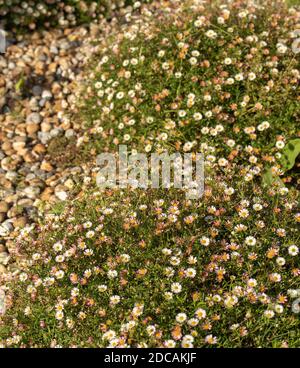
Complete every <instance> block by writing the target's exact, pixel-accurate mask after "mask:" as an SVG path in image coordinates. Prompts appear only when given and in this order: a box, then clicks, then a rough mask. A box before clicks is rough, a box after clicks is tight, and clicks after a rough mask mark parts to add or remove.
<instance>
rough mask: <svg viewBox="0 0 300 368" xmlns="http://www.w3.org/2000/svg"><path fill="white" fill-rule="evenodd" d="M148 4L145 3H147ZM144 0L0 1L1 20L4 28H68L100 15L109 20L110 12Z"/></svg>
mask: <svg viewBox="0 0 300 368" xmlns="http://www.w3.org/2000/svg"><path fill="white" fill-rule="evenodd" d="M146 1H147V0H146ZM142 2H145V1H140V2H136V1H133V0H96V1H93V0H83V1H78V0H64V1H60V0H46V1H36V0H30V1H26V2H24V1H21V0H0V20H1V19H3V20H4V22H5V25H6V27H7V28H9V29H10V28H13V29H15V28H20V27H21V28H24V29H26V28H29V29H35V28H36V27H49V26H57V25H58V26H60V27H70V26H74V25H76V24H78V23H82V22H87V21H90V20H93V19H96V18H97V17H99V16H106V17H111V16H112V13H113V11H115V10H117V9H121V8H122V7H124V6H127V5H134V4H137V5H138V4H140V3H142Z"/></svg>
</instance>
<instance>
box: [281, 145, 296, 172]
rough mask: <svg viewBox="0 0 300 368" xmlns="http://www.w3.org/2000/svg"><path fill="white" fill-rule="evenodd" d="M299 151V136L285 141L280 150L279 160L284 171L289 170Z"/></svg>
mask: <svg viewBox="0 0 300 368" xmlns="http://www.w3.org/2000/svg"><path fill="white" fill-rule="evenodd" d="M299 153H300V138H296V139H292V140H290V141H288V142H287V144H286V145H285V147H284V149H283V150H282V157H281V159H280V162H281V164H282V166H283V169H284V170H285V171H287V170H291V169H292V168H293V167H294V165H295V162H296V158H297V156H298V155H299Z"/></svg>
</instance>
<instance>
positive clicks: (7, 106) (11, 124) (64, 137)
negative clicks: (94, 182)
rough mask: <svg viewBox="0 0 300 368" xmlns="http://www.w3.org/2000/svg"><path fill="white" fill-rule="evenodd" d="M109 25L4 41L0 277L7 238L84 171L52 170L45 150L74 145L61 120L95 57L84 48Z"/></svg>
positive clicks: (68, 123)
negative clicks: (89, 62) (60, 144)
mask: <svg viewBox="0 0 300 368" xmlns="http://www.w3.org/2000/svg"><path fill="white" fill-rule="evenodd" d="M112 23H113V22H112ZM112 23H110V24H108V23H106V21H104V20H102V21H101V22H100V23H99V24H97V23H93V24H91V25H90V26H88V27H87V26H86V27H84V26H81V27H77V28H75V29H74V28H71V29H65V30H59V29H53V30H51V31H44V32H36V33H32V34H26V35H23V36H18V37H16V38H14V37H13V36H11V35H9V36H8V45H7V50H6V53H5V54H2V55H0V112H1V114H0V188H1V189H0V274H3V273H5V272H6V271H7V269H9V267H10V266H9V258H10V256H9V253H10V252H12V251H13V247H14V242H13V241H12V240H11V239H12V237H11V235H12V234H13V232H14V231H15V230H17V229H18V228H23V227H25V226H27V225H29V224H30V223H31V222H32V221H33V219H34V218H35V216H36V214H37V207H38V206H39V205H40V203H41V201H45V202H47V203H48V204H49V203H53V202H54V201H56V200H57V199H59V200H64V199H66V198H67V197H68V193H69V192H70V191H71V190H72V189H73V187H74V181H73V179H72V178H73V177H74V176H76V175H80V174H81V173H82V172H83V171H84V167H79V166H71V167H68V168H66V169H62V168H60V167H59V165H57V164H56V162H52V160H51V155H49V152H48V151H49V150H48V147H49V143H50V142H53V141H54V144H52V150H54V151H55V150H56V146H55V145H56V144H57V143H56V142H57V141H59V139H58V138H61V139H60V141H61V142H62V144H65V143H66V142H67V141H68V140H70V139H73V140H74V141H75V142H76V139H78V136H79V133H78V131H79V128H80V126H78V124H76V123H75V122H74V121H73V120H72V119H71V118H70V117H69V116H67V115H66V114H65V112H66V111H68V112H69V111H71V110H72V109H74V108H75V101H76V92H75V86H76V85H77V86H78V83H79V84H80V83H83V81H82V71H83V69H84V65H85V64H86V63H87V62H88V61H89V60H90V56H91V54H92V53H93V51H94V49H95V47H93V46H92V45H91V44H90V41H91V40H94V39H95V38H96V37H97V36H98V35H99V34H101V35H104V34H105V33H106V32H108V31H109V29H110V27H111V26H112ZM100 30H101V31H100ZM55 139H56V140H55ZM63 148H64V147H60V151H58V154H59V155H61V156H64V155H65V153H66V152H65V151H64V149H63ZM56 158H57V157H56Z"/></svg>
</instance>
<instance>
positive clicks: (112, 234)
mask: <svg viewBox="0 0 300 368" xmlns="http://www.w3.org/2000/svg"><path fill="white" fill-rule="evenodd" d="M160 5H161V6H160V7H157V6H156V5H153V6H149V7H147V8H145V9H144V10H143V11H142V12H141V14H140V15H139V16H134V17H133V18H132V20H131V22H130V24H125V25H118V27H119V29H118V31H117V32H116V33H115V34H112V35H111V37H109V39H106V40H102V41H101V43H100V44H99V50H101V51H100V53H99V55H97V57H95V59H94V60H93V62H92V64H91V66H90V67H89V69H88V70H87V73H86V75H87V81H88V82H87V85H85V86H83V94H82V97H81V101H80V105H79V104H78V110H80V117H81V118H82V129H85V131H83V132H82V135H81V136H80V137H79V138H78V140H77V142H76V149H77V151H76V153H77V154H78V155H80V156H79V157H80V158H81V157H83V156H81V153H82V155H83V154H85V156H84V157H87V158H88V159H89V160H90V161H91V162H92V163H93V158H94V156H95V155H96V154H97V153H99V152H102V151H117V148H118V145H119V144H124V143H125V144H127V145H128V147H130V150H131V153H135V152H137V151H143V152H146V153H152V152H159V153H160V152H164V151H168V152H175V151H179V152H194V153H196V152H201V153H203V156H204V162H205V193H204V196H203V197H202V198H200V199H199V200H187V199H186V197H185V193H184V192H183V191H182V192H181V191H178V190H175V189H172V188H171V189H169V190H152V189H148V190H138V189H136V190H133V189H126V190H125V189H124V190H120V189H111V190H106V191H103V190H100V189H99V188H96V187H95V181H94V175H95V174H96V172H97V168H95V167H94V168H93V170H92V172H93V174H91V175H89V176H88V177H86V178H85V180H84V181H83V184H82V186H81V187H80V193H78V196H77V197H76V198H75V199H74V200H69V201H66V202H63V203H61V204H59V205H58V206H56V207H55V208H54V209H52V210H50V212H48V213H46V214H45V216H44V220H43V221H41V222H40V224H38V225H37V226H35V227H34V228H32V229H30V228H25V229H24V230H23V231H21V233H20V235H19V236H18V238H17V240H16V247H15V258H16V265H17V269H19V271H16V272H15V273H12V274H10V275H7V276H6V278H7V279H6V284H5V285H6V287H5V294H6V313H5V315H4V316H3V317H2V319H1V320H0V321H1V322H0V341H1V344H2V345H3V346H22V347H37V346H40V347H45V346H52V347H56V346H63V347H67V346H78V347H81V346H84V347H107V346H109V347H116V346H118V347H124V346H130V347H145V346H147V347H162V346H165V347H181V346H182V347H192V346H194V347H203V346H211V345H213V346H218V347H281V346H283V347H286V346H290V347H299V346H300V332H299V331H300V329H299V327H300V326H299V324H300V321H299V315H298V313H299V303H300V267H299V222H300V214H299V209H298V207H297V206H298V203H299V188H298V185H299V176H298V175H299V174H298V173H297V171H296V170H295V168H297V165H298V161H297V160H299V157H298V156H297V157H296V154H297V152H298V151H297V150H296V149H294V150H293V153H289V154H288V155H290V157H291V159H290V160H289V161H288V162H289V164H288V165H287V164H284V160H283V157H285V156H284V155H283V153H287V147H289V146H290V144H291V143H290V142H296V144H297V142H298V139H299V138H297V137H299V108H298V105H299V96H298V95H299V89H298V88H299V79H300V72H299V58H298V57H297V42H296V43H295V37H296V36H295V32H294V31H295V30H296V29H297V24H298V23H299V16H300V13H299V9H298V8H296V7H295V8H288V7H286V6H285V5H284V3H283V2H282V1H275V2H274V1H261V2H256V3H255V4H254V3H253V2H252V1H246V0H245V1H223V2H222V3H221V2H219V1H216V2H209V3H203V2H199V1H197V0H193V1H192V0H190V1H189V0H187V1H175V0H174V1H161V2H160ZM296 144H294V146H296ZM80 150H81V151H80ZM266 173H267V174H268V173H271V176H272V178H273V180H268V181H266V180H263V179H264V176H265V175H266ZM279 179H280V180H279Z"/></svg>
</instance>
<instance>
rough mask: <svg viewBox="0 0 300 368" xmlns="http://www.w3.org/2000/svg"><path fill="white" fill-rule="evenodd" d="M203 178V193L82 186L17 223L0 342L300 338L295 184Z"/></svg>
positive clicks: (191, 342)
mask: <svg viewBox="0 0 300 368" xmlns="http://www.w3.org/2000/svg"><path fill="white" fill-rule="evenodd" d="M206 184H207V185H206V192H205V196H204V197H203V198H202V200H201V201H199V202H197V201H189V200H186V199H185V197H184V196H183V193H179V192H176V191H171V192H168V194H167V195H166V192H157V191H155V190H149V191H148V192H145V191H136V190H133V191H116V190H115V191H106V192H101V191H96V190H92V191H91V192H90V193H89V191H88V189H87V188H86V193H88V194H85V195H83V197H82V198H78V199H77V200H75V201H73V202H70V203H66V204H65V206H64V207H61V206H60V207H59V208H57V210H56V211H54V212H52V213H51V214H48V215H47V216H46V218H45V221H44V222H43V223H41V224H40V226H38V227H36V228H35V229H31V230H30V229H25V230H23V231H22V233H21V234H20V236H19V238H18V241H17V242H16V253H18V252H20V253H21V254H23V255H24V254H26V258H25V259H24V260H23V261H20V267H21V271H20V272H19V273H17V274H16V275H15V276H11V277H12V280H11V282H10V283H8V284H7V285H8V288H7V291H6V298H7V312H6V314H5V316H4V317H3V320H2V323H1V325H0V336H1V343H2V345H4V346H22V347H45V346H52V347H54V346H56V347H57V346H63V347H69V346H78V347H80V346H85V347H107V346H110V347H116V346H118V347H124V346H125V347H126V346H127V347H128V346H131V347H162V346H165V347H175V346H177V347H179V346H182V347H192V346H196V347H201V346H209V345H216V346H222V347H233V346H235V347H242V346H256V347H258V346H269V347H272V346H273V347H279V346H285V345H289V346H299V344H300V334H299V331H300V329H299V327H300V325H299V318H298V316H297V314H295V313H296V309H295V310H294V309H293V302H294V299H295V298H296V297H297V295H298V294H299V290H297V289H295V288H297V287H299V275H300V270H299V249H298V247H297V245H296V244H298V243H297V242H298V241H299V235H298V234H297V231H296V226H297V222H298V223H299V221H300V214H299V213H297V212H296V208H297V200H296V199H297V198H296V197H295V193H290V194H289V195H288V196H286V194H284V193H281V192H280V189H278V190H276V191H273V190H272V191H270V192H269V193H266V194H264V191H263V190H261V189H260V188H258V187H256V188H251V187H252V185H250V184H249V185H248V187H244V188H243V189H244V191H242V190H240V191H238V192H234V190H233V189H232V188H226V187H224V185H223V182H222V181H221V182H220V184H218V185H216V184H215V183H214V181H213V180H207V183H206ZM253 189H255V194H253V193H252V190H253ZM297 293H298V294H297ZM298 296H299V295H298Z"/></svg>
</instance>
